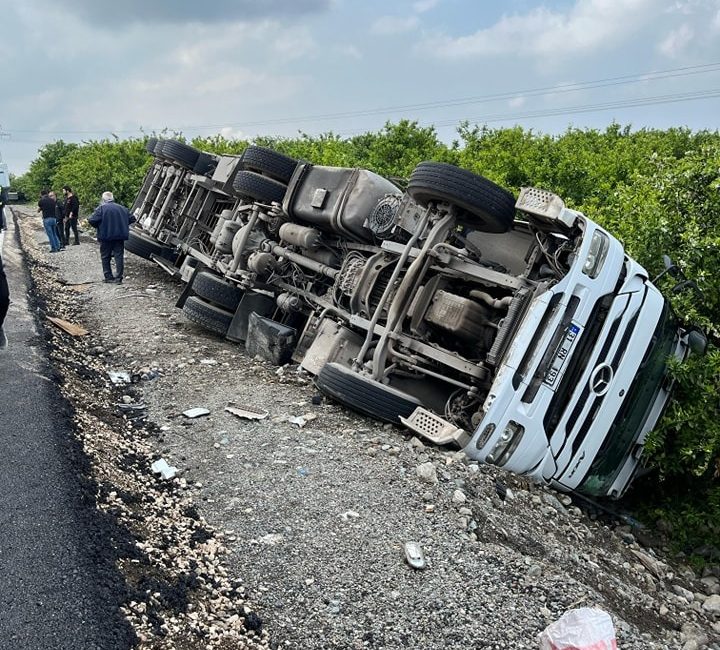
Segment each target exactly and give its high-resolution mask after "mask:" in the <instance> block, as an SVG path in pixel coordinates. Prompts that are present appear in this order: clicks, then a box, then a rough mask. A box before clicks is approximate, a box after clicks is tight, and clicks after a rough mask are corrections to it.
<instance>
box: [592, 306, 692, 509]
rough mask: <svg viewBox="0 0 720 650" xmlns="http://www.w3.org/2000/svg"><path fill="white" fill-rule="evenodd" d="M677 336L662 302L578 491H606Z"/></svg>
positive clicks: (594, 493)
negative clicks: (647, 341) (631, 378)
mask: <svg viewBox="0 0 720 650" xmlns="http://www.w3.org/2000/svg"><path fill="white" fill-rule="evenodd" d="M677 337H678V324H677V321H676V319H675V316H674V315H673V313H672V311H671V309H670V306H669V305H668V304H667V303H666V304H665V307H664V309H663V312H662V315H661V316H660V321H659V322H658V325H657V327H656V329H655V333H654V335H653V338H652V340H651V341H650V345H649V346H648V349H647V351H646V352H645V356H644V358H643V361H642V363H641V364H640V368H639V370H638V373H637V375H636V376H635V379H634V381H633V383H632V386H631V387H630V390H629V391H628V394H627V396H626V398H625V401H624V402H623V404H622V406H621V407H620V411H619V412H618V414H617V416H616V417H615V421H614V422H613V425H612V427H611V428H610V430H609V432H608V434H607V436H606V438H605V441H604V442H603V444H602V447H601V448H600V451H599V452H598V454H597V456H596V457H595V460H594V462H593V464H592V465H591V466H590V470H589V471H588V473H587V476H586V477H585V479H584V481H583V482H582V484H581V485H580V487H579V488H578V492H582V493H584V494H588V495H592V496H605V495H607V494H608V490H609V489H610V486H611V485H612V484H613V482H614V481H615V479H616V478H617V475H618V474H619V473H620V470H621V469H622V467H623V464H624V462H625V460H626V458H627V456H628V454H630V453H632V451H633V445H634V443H635V441H636V440H637V438H638V436H639V435H640V432H641V431H642V429H643V427H644V425H645V422H646V420H647V418H648V417H649V414H650V412H651V410H652V408H653V406H654V404H655V400H656V399H657V397H658V393H659V392H660V389H661V387H662V384H663V380H664V379H665V375H666V373H667V361H668V358H669V357H670V355H671V354H672V353H673V350H674V349H675V347H676V345H677Z"/></svg>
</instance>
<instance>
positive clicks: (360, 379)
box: [315, 363, 422, 424]
mask: <svg viewBox="0 0 720 650" xmlns="http://www.w3.org/2000/svg"><path fill="white" fill-rule="evenodd" d="M315 385H316V386H317V387H318V388H319V389H320V391H322V392H323V393H325V394H326V395H328V396H329V397H332V398H333V399H334V400H336V401H338V402H340V403H341V404H344V405H345V406H348V407H350V408H351V409H353V410H355V411H360V413H364V414H365V415H369V416H370V417H373V418H376V419H378V420H383V421H385V422H392V423H394V424H398V423H399V422H400V416H402V417H409V416H410V415H411V414H412V412H413V411H414V410H415V407H417V406H422V403H421V402H420V400H418V399H416V398H414V397H413V396H412V395H408V394H407V393H403V392H401V391H399V390H397V389H395V388H391V387H390V386H385V384H381V383H380V382H378V381H375V380H373V379H369V378H368V377H364V376H363V375H359V374H358V373H356V372H353V371H352V370H350V368H346V367H345V366H343V365H340V364H339V363H326V364H325V365H324V366H323V367H322V370H320V374H319V375H318V376H317V377H316V378H315Z"/></svg>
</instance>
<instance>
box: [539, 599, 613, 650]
mask: <svg viewBox="0 0 720 650" xmlns="http://www.w3.org/2000/svg"><path fill="white" fill-rule="evenodd" d="M539 641H540V650H616V648H617V641H616V640H615V628H614V627H613V622H612V619H611V618H610V615H609V614H607V613H606V612H604V611H602V610H601V609H597V608H593V607H581V608H579V609H571V610H568V611H567V612H565V613H564V614H563V615H562V616H561V617H560V618H559V619H558V620H557V621H555V622H554V623H551V624H550V625H548V626H547V627H546V628H545V630H543V632H541V633H540V637H539Z"/></svg>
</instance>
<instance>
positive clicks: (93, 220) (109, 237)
mask: <svg viewBox="0 0 720 650" xmlns="http://www.w3.org/2000/svg"><path fill="white" fill-rule="evenodd" d="M88 222H89V223H90V225H91V226H93V227H95V228H97V239H98V241H99V242H100V259H101V260H102V267H103V274H104V275H105V282H114V283H115V284H121V283H122V279H123V267H124V264H125V259H124V256H125V241H126V240H127V239H128V237H130V224H131V223H134V222H135V217H134V216H133V215H131V214H130V211H129V210H128V209H127V208H126V207H125V206H124V205H120V204H119V203H115V197H114V196H113V193H112V192H103V195H102V203H100V205H99V206H98V207H97V209H96V210H95V212H93V213H92V215H91V216H90V219H88ZM110 258H114V259H115V277H113V274H112V268H111V267H110Z"/></svg>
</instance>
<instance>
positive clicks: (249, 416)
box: [200, 361, 268, 420]
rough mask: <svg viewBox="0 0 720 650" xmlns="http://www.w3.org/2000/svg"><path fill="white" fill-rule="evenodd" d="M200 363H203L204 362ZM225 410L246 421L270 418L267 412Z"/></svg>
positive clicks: (228, 408)
mask: <svg viewBox="0 0 720 650" xmlns="http://www.w3.org/2000/svg"><path fill="white" fill-rule="evenodd" d="M200 363H202V361H201V362H200ZM225 410H226V411H227V412H228V413H232V414H233V415H236V416H237V417H239V418H243V419H245V420H264V419H265V418H266V417H267V416H268V412H267V411H251V410H250V409H244V408H237V407H235V406H226V407H225Z"/></svg>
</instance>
